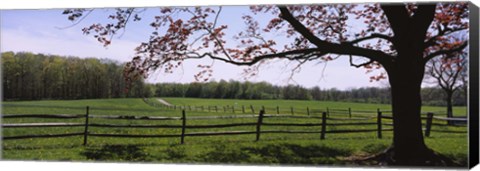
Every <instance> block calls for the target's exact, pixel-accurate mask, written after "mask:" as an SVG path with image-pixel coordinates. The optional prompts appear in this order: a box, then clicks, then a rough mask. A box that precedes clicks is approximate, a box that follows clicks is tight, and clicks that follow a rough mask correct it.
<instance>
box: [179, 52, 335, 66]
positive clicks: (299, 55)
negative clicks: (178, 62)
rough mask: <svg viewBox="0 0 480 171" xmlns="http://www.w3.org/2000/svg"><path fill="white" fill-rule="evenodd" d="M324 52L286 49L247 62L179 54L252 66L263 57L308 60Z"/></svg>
mask: <svg viewBox="0 0 480 171" xmlns="http://www.w3.org/2000/svg"><path fill="white" fill-rule="evenodd" d="M325 54H327V53H323V52H320V51H319V49H317V48H313V49H302V50H292V51H287V52H282V53H276V54H267V55H262V56H257V57H255V58H253V60H251V61H248V62H240V61H234V60H230V59H225V58H223V57H219V56H215V55H213V54H211V53H203V54H199V53H196V52H191V53H189V54H181V55H185V56H187V57H186V58H188V59H201V58H204V57H209V58H211V59H215V60H219V61H223V62H226V63H230V64H235V65H243V66H252V65H254V64H256V63H258V62H260V61H262V60H265V59H274V58H283V59H288V60H301V59H307V60H308V59H309V58H311V57H312V56H323V55H325ZM292 56H293V57H292Z"/></svg>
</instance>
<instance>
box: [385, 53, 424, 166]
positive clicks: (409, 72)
mask: <svg viewBox="0 0 480 171" xmlns="http://www.w3.org/2000/svg"><path fill="white" fill-rule="evenodd" d="M402 59H405V58H402ZM402 59H399V60H398V61H397V62H395V63H394V64H393V66H392V68H389V69H388V70H387V72H388V74H389V81H390V85H391V93H392V111H393V123H394V125H393V126H394V127H393V129H394V132H393V148H392V150H393V156H392V159H393V162H394V164H395V165H404V166H405V165H415V166H419V165H426V163H425V162H426V161H428V160H429V158H430V156H431V155H430V154H431V151H430V150H429V149H428V148H427V147H426V145H425V143H424V139H423V132H422V122H421V116H420V113H421V104H422V102H421V94H420V89H421V83H422V80H423V73H424V64H423V63H422V62H421V61H420V60H413V61H412V60H402Z"/></svg>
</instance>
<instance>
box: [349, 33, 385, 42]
mask: <svg viewBox="0 0 480 171" xmlns="http://www.w3.org/2000/svg"><path fill="white" fill-rule="evenodd" d="M376 38H380V39H385V40H387V41H390V42H393V38H392V37H390V36H387V35H384V34H379V33H373V34H372V35H370V36H367V37H363V38H359V39H355V40H352V41H350V42H347V43H350V44H356V43H360V42H362V41H366V40H371V39H376Z"/></svg>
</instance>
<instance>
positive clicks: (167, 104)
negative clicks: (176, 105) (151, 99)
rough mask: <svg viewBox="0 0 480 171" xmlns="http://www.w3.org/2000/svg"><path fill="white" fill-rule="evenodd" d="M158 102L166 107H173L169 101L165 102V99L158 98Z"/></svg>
mask: <svg viewBox="0 0 480 171" xmlns="http://www.w3.org/2000/svg"><path fill="white" fill-rule="evenodd" d="M157 100H158V101H159V102H160V103H162V104H164V105H166V106H172V104H170V103H168V102H167V101H165V100H163V99H160V98H157Z"/></svg>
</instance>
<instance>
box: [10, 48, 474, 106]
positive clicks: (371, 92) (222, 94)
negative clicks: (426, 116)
mask: <svg viewBox="0 0 480 171" xmlns="http://www.w3.org/2000/svg"><path fill="white" fill-rule="evenodd" d="M2 69H3V79H2V83H3V99H5V100H40V99H92V98H123V97H150V96H156V97H191V98H216V99H285V100H319V101H346V102H360V103H382V104H389V103H391V97H390V89H389V88H378V87H362V88H352V89H348V90H339V89H336V88H330V89H322V88H320V87H319V86H315V87H313V88H306V87H303V86H300V85H287V86H278V85H273V84H270V83H268V82H250V81H246V82H240V81H235V80H229V81H225V80H220V81H210V82H193V83H156V84H148V83H145V82H144V80H142V79H139V80H136V81H134V82H133V83H132V85H131V88H129V91H126V88H127V85H126V83H125V81H124V77H123V69H124V64H123V63H119V62H117V61H114V60H109V59H97V58H84V59H82V58H78V57H71V56H69V57H66V56H58V55H44V54H33V53H28V52H18V53H13V52H5V53H2ZM421 94H422V99H423V104H424V105H434V106H445V105H446V102H445V100H444V99H445V96H446V95H445V93H443V90H442V89H441V88H435V87H429V88H422V92H421ZM465 97H466V93H465V92H464V91H463V90H460V91H457V92H455V93H454V95H453V105H457V106H458V105H466V98H465Z"/></svg>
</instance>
